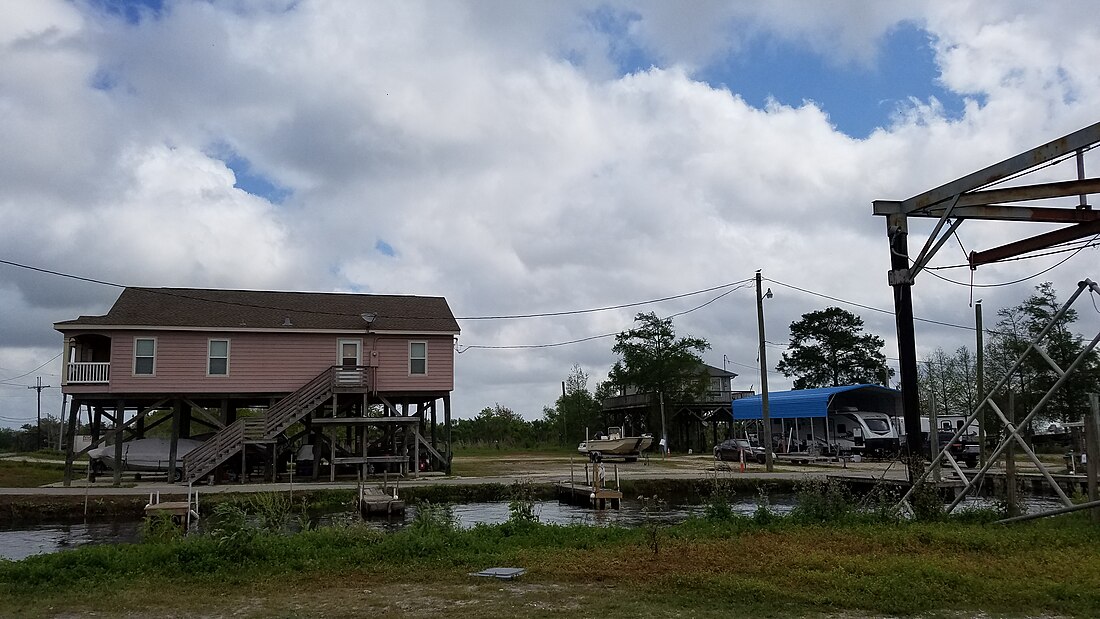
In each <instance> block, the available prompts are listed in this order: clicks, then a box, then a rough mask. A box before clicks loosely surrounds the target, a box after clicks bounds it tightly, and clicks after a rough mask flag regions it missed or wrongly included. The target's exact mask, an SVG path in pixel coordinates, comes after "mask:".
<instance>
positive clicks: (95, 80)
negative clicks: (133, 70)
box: [88, 69, 118, 92]
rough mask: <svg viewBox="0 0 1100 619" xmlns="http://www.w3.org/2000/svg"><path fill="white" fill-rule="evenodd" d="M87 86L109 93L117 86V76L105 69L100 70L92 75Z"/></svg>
mask: <svg viewBox="0 0 1100 619" xmlns="http://www.w3.org/2000/svg"><path fill="white" fill-rule="evenodd" d="M88 84H89V85H90V86H91V87H92V88H94V89H96V90H102V91H104V92H109V91H111V90H114V89H115V86H117V85H118V76H116V75H114V74H113V73H111V72H110V71H107V70H105V69H100V70H98V71H96V72H95V73H94V74H92V79H91V80H89V82H88Z"/></svg>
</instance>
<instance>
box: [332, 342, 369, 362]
mask: <svg viewBox="0 0 1100 619" xmlns="http://www.w3.org/2000/svg"><path fill="white" fill-rule="evenodd" d="M344 344H355V348H356V351H357V352H356V354H357V355H359V359H358V361H357V362H356V364H355V365H363V340H361V339H351V338H340V339H338V340H336V365H338V366H342V365H344Z"/></svg>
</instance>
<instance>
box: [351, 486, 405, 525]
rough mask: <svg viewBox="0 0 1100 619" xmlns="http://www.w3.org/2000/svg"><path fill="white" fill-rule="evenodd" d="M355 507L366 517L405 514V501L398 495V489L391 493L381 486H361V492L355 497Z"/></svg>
mask: <svg viewBox="0 0 1100 619" xmlns="http://www.w3.org/2000/svg"><path fill="white" fill-rule="evenodd" d="M355 509H356V511H358V512H359V514H360V515H362V516H363V517H364V518H366V517H368V516H390V515H394V514H404V513H405V501H403V500H401V499H400V498H398V497H397V491H396V489H395V490H394V492H393V494H389V493H387V492H384V491H382V490H381V489H380V488H374V487H370V486H359V493H358V496H357V497H356V499H355Z"/></svg>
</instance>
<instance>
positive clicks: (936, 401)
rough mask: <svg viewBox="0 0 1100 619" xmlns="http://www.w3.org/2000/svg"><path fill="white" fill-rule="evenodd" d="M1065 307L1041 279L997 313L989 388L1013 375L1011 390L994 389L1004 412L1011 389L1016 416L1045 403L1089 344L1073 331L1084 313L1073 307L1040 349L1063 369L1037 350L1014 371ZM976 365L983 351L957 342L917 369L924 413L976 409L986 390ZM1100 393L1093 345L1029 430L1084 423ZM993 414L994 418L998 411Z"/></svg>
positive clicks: (987, 364)
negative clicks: (1016, 301)
mask: <svg viewBox="0 0 1100 619" xmlns="http://www.w3.org/2000/svg"><path fill="white" fill-rule="evenodd" d="M1061 309H1062V306H1061V305H1060V304H1059V302H1058V294H1057V291H1056V290H1055V289H1054V286H1053V284H1051V283H1050V282H1043V283H1041V284H1039V285H1037V286H1036V287H1035V291H1034V293H1033V294H1032V295H1031V296H1030V297H1028V298H1027V299H1026V300H1024V301H1023V302H1022V303H1020V304H1018V305H1014V306H1012V307H1006V308H1003V309H1001V310H999V311H998V312H997V322H996V324H995V326H994V327H993V328H992V329H989V330H988V331H987V332H986V338H985V339H986V341H985V345H984V347H983V348H984V350H983V352H984V355H983V356H984V362H983V368H984V379H985V388H986V389H987V390H988V389H991V388H992V387H993V386H994V385H996V384H997V383H998V382H999V381H1001V379H1003V378H1005V377H1006V376H1008V380H1007V382H1006V384H1005V389H1004V390H1002V393H999V394H995V397H994V402H996V403H997V405H998V406H999V407H1000V408H1001V409H1002V410H1005V409H1006V408H1007V406H1008V396H1007V392H1008V391H1011V392H1012V394H1013V401H1014V402H1013V403H1014V406H1015V414H1016V417H1017V418H1022V417H1023V416H1024V415H1026V414H1027V413H1028V412H1029V411H1030V410H1031V409H1032V408H1033V407H1034V406H1035V405H1036V404H1038V403H1039V401H1040V400H1041V399H1042V398H1043V396H1044V395H1045V394H1046V393H1047V392H1048V391H1049V390H1050V389H1051V388H1052V387H1053V386H1054V384H1055V383H1056V382H1057V381H1058V379H1059V376H1060V374H1059V370H1062V371H1064V370H1066V369H1068V368H1069V366H1070V364H1071V363H1072V362H1073V360H1074V359H1076V358H1077V357H1078V356H1079V355H1080V354H1081V352H1082V351H1083V350H1084V349H1085V342H1084V339H1083V338H1082V337H1081V335H1080V334H1078V333H1076V332H1074V330H1073V329H1072V325H1073V323H1075V322H1076V321H1077V319H1078V316H1077V311H1076V310H1075V309H1072V308H1071V309H1069V310H1068V311H1066V313H1065V314H1064V315H1063V316H1062V319H1061V320H1059V321H1058V322H1057V323H1056V324H1054V326H1053V327H1052V328H1051V330H1050V331H1049V332H1048V334H1047V336H1046V338H1045V339H1044V340H1043V344H1042V350H1043V351H1044V353H1045V354H1046V356H1048V357H1049V358H1050V360H1051V361H1053V362H1054V363H1055V364H1056V365H1057V366H1058V368H1059V370H1056V369H1054V367H1053V366H1051V365H1050V364H1049V363H1048V362H1047V361H1046V360H1044V359H1043V358H1042V356H1041V355H1038V354H1036V353H1035V352H1034V351H1033V352H1031V353H1030V354H1029V355H1028V356H1027V358H1026V360H1025V361H1024V363H1022V364H1020V365H1019V366H1018V367H1017V368H1016V369H1015V370H1014V371H1012V369H1013V365H1014V364H1015V363H1016V361H1017V359H1019V358H1020V356H1021V355H1022V354H1023V353H1024V352H1025V351H1026V350H1027V349H1028V347H1029V346H1030V344H1031V342H1032V340H1033V339H1035V338H1036V337H1038V335H1039V334H1040V333H1041V332H1042V330H1043V329H1044V328H1046V326H1047V325H1048V324H1050V322H1051V320H1052V319H1053V318H1054V317H1055V316H1056V315H1057V314H1058V312H1059V311H1060V310H1061ZM976 345H977V343H976V342H975V346H976ZM977 368H978V361H977V354H976V353H975V352H974V348H971V347H970V346H966V345H963V346H959V347H958V348H956V349H955V350H954V351H953V352H947V351H944V350H943V349H942V348H939V349H936V350H935V351H933V353H932V354H931V355H929V356H928V357H927V358H926V359H925V360H924V361H922V362H921V364H920V367H919V370H920V374H919V385H920V397H921V410H923V411H930V410H932V408H933V407H935V410H936V411H937V414H940V415H943V414H949V415H965V414H968V413H969V412H970V411H972V410H974V408H975V407H976V406H977V405H978V404H980V399H981V398H983V397H984V396H985V395H986V394H981V393H978V391H977V387H976V384H977ZM1010 371H1011V375H1009V372H1010ZM1097 392H1100V355H1098V354H1097V352H1096V351H1095V350H1094V351H1092V353H1090V354H1089V355H1088V356H1086V357H1085V359H1084V361H1083V363H1082V364H1081V365H1080V366H1079V367H1078V369H1077V371H1076V372H1074V373H1073V374H1071V375H1070V376H1069V378H1068V379H1067V380H1066V381H1065V384H1064V385H1063V387H1062V388H1060V389H1059V390H1058V391H1057V392H1055V393H1054V394H1053V395H1052V397H1051V398H1050V399H1049V401H1048V402H1047V403H1046V405H1045V406H1044V408H1043V411H1042V413H1041V414H1040V416H1039V418H1040V421H1039V424H1037V425H1036V424H1032V425H1031V426H1030V428H1029V429H1030V430H1031V431H1034V430H1041V429H1042V428H1043V424H1049V423H1052V422H1076V421H1081V419H1082V418H1083V415H1084V414H1085V412H1086V411H1087V410H1088V407H1089V403H1088V394H1089V393H1097ZM987 419H988V420H989V421H990V422H993V421H994V416H993V415H990V416H989V417H987ZM993 425H994V426H996V425H997V424H993Z"/></svg>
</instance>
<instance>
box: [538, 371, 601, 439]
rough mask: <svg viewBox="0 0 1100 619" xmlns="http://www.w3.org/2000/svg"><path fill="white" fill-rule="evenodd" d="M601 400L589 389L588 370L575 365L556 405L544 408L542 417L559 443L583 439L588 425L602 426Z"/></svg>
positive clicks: (591, 426) (590, 426) (592, 426)
mask: <svg viewBox="0 0 1100 619" xmlns="http://www.w3.org/2000/svg"><path fill="white" fill-rule="evenodd" d="M600 409H601V402H600V401H599V400H597V399H596V397H595V396H593V395H592V392H590V391H589V390H588V374H587V373H586V372H585V371H584V370H583V369H582V368H581V366H580V365H574V366H573V368H572V369H571V370H570V371H569V376H567V377H566V379H565V393H564V394H563V395H561V396H560V397H559V398H558V399H557V402H555V403H554V406H553V407H546V408H544V409H543V417H544V418H545V421H546V422H547V423H548V424H549V426H550V428H551V434H553V435H555V436H556V439H557V440H556V442H557V443H558V444H560V445H569V444H573V443H577V442H580V441H581V440H582V439H583V438H584V436H585V428H593V429H595V428H597V427H599V426H600Z"/></svg>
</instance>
